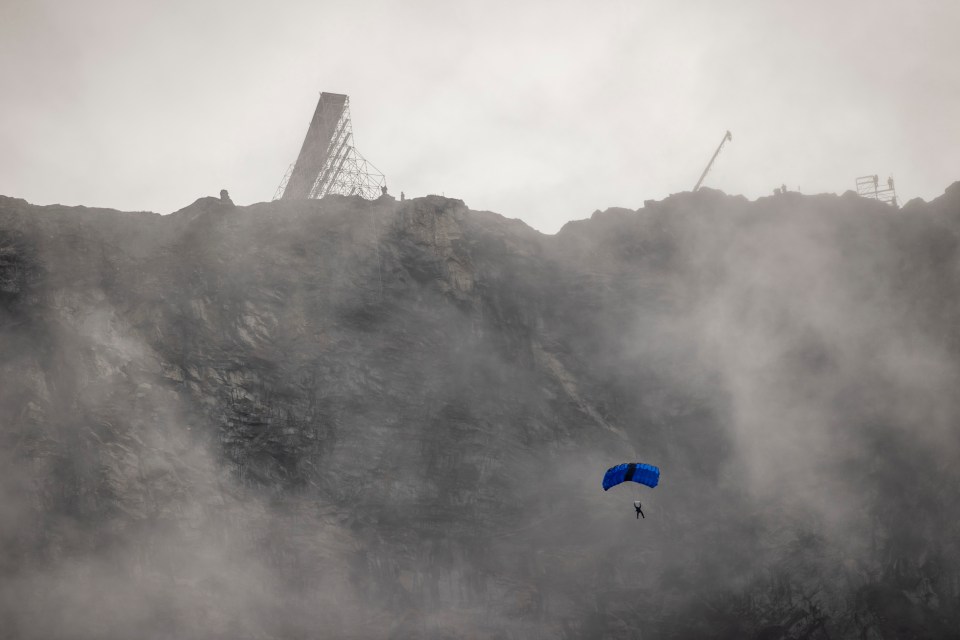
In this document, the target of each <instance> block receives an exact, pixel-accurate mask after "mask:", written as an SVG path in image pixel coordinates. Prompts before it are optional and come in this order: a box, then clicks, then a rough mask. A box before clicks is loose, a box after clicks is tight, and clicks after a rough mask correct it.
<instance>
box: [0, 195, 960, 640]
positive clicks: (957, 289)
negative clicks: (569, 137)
mask: <svg viewBox="0 0 960 640" xmlns="http://www.w3.org/2000/svg"><path fill="white" fill-rule="evenodd" d="M958 233H960V184H955V185H954V186H953V187H951V188H950V189H948V190H947V192H946V193H945V195H944V196H942V197H941V198H939V199H937V200H935V201H933V202H930V203H923V202H919V201H911V203H909V204H908V206H906V207H904V208H903V209H902V210H894V209H892V208H890V207H887V206H886V205H882V204H880V203H876V202H873V201H868V200H863V199H860V198H857V197H855V196H852V195H844V196H839V197H838V196H801V195H800V194H795V193H789V194H785V195H782V196H777V197H771V198H763V199H761V200H758V201H756V202H748V201H747V200H745V199H743V198H741V197H729V196H725V195H723V194H722V193H719V192H716V191H711V190H708V189H704V190H701V191H700V192H698V193H695V194H691V193H686V194H679V195H675V196H671V197H670V198H667V199H666V200H664V201H662V202H648V203H646V204H645V206H644V208H643V209H640V210H638V211H630V210H626V209H610V210H607V211H605V212H599V211H598V212H597V213H595V214H594V215H593V216H592V217H591V218H590V219H589V220H582V221H578V222H572V223H569V224H568V225H566V226H565V227H564V228H563V229H562V230H561V231H560V232H559V233H558V234H557V235H555V236H544V235H542V234H540V233H538V232H536V231H534V230H532V229H530V228H529V227H527V226H526V225H525V224H523V223H522V222H520V221H517V220H507V219H504V218H503V217H501V216H499V215H496V214H493V213H489V212H478V211H471V210H468V209H467V208H466V206H464V204H463V203H462V202H460V201H458V200H451V199H446V198H441V197H438V196H428V197H426V198H417V199H413V200H406V201H404V202H399V203H398V202H395V201H393V200H392V199H381V200H379V201H376V202H372V203H371V202H367V201H364V200H360V199H355V198H342V197H329V198H326V199H324V200H322V201H301V202H288V201H278V202H273V203H264V204H257V205H252V206H248V207H234V206H232V204H230V205H228V204H225V203H223V202H221V201H220V200H219V199H216V198H201V199H200V200H198V201H197V202H195V203H194V204H193V205H191V206H189V207H186V208H185V209H182V210H180V211H178V212H176V213H174V214H171V215H169V216H159V215H156V214H151V213H123V212H117V211H110V210H100V209H86V208H83V207H61V206H50V207H38V206H33V205H30V204H28V203H26V202H24V201H22V200H16V199H12V198H5V197H0V354H2V357H0V544H2V547H0V549H2V552H0V638H130V637H138V638H173V637H176V638H318V637H340V638H459V637H470V638H551V639H553V638H558V637H559V638H624V637H638V638H639V637H643V638H687V637H691V638H692V637H697V638H702V637H717V638H930V637H957V636H958V635H960V613H958V612H960V549H958V542H957V541H958V540H960V525H958V522H960V466H958V462H960V438H958V436H960V425H958V419H960V406H958V400H957V398H956V397H955V396H956V389H957V388H958V382H960V375H958V374H960V370H958V366H960V328H958V327H960V324H958V320H960V307H958V304H960V295H958V294H960V262H958V256H960V254H958ZM633 459H639V460H642V461H646V462H651V463H654V464H658V465H660V466H661V468H662V469H663V478H662V484H661V486H660V487H658V488H657V489H655V490H652V491H650V490H647V489H643V490H642V491H640V492H639V495H640V499H642V500H643V502H644V510H645V512H646V515H647V518H646V519H645V520H641V521H637V520H636V519H635V518H634V512H633V509H632V506H631V502H632V500H634V499H635V498H636V497H637V495H638V493H637V490H635V488H633V487H618V488H616V489H614V490H611V491H610V492H608V493H604V492H603V491H602V490H601V489H600V486H599V485H600V479H601V477H602V475H603V471H604V470H605V469H606V468H607V467H608V466H610V465H612V464H615V463H618V462H622V461H626V460H633Z"/></svg>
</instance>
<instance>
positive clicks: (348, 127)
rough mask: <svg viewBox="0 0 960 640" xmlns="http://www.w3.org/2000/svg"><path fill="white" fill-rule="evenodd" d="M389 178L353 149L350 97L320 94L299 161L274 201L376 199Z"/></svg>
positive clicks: (281, 184)
mask: <svg viewBox="0 0 960 640" xmlns="http://www.w3.org/2000/svg"><path fill="white" fill-rule="evenodd" d="M385 189H386V178H384V175H383V174H382V173H381V172H380V171H379V170H378V169H377V168H376V167H375V166H373V165H372V164H371V163H370V162H369V161H368V160H367V159H366V158H364V157H363V156H362V155H361V154H360V152H359V151H357V149H356V148H355V147H354V146H353V125H352V123H351V122H350V98H349V96H346V95H343V94H340V93H326V92H324V93H321V94H320V100H319V102H318V103H317V109H316V111H315V112H314V114H313V119H312V120H311V121H310V127H309V128H308V129H307V136H306V138H305V139H304V141H303V146H302V147H301V148H300V155H299V156H297V161H296V162H295V163H294V164H293V165H291V166H290V168H289V169H287V172H286V174H285V175H284V176H283V180H282V181H281V182H280V186H278V187H277V191H276V193H275V194H274V197H273V199H274V200H277V199H281V198H282V199H284V200H292V199H303V198H322V197H324V196H326V195H329V194H334V193H335V194H340V195H345V196H352V195H358V196H361V197H363V198H367V199H369V200H373V199H375V198H377V197H379V196H380V195H381V194H383V193H385Z"/></svg>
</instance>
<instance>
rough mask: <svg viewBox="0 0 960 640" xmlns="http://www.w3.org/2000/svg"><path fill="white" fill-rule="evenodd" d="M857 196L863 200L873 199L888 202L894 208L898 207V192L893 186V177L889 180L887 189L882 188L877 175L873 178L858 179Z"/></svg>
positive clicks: (862, 177) (861, 177)
mask: <svg viewBox="0 0 960 640" xmlns="http://www.w3.org/2000/svg"><path fill="white" fill-rule="evenodd" d="M857 195H858V196H861V197H863V198H871V199H873V200H879V201H880V202H886V203H887V204H889V205H890V206H892V207H896V206H897V190H896V189H895V188H894V186H893V177H892V176H891V177H889V178H887V187H886V188H885V189H881V188H880V177H879V176H877V175H876V174H874V175H872V176H860V177H859V178H857Z"/></svg>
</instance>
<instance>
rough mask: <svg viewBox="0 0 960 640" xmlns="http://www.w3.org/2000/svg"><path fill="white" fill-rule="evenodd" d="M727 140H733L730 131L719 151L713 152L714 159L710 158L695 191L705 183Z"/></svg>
mask: <svg viewBox="0 0 960 640" xmlns="http://www.w3.org/2000/svg"><path fill="white" fill-rule="evenodd" d="M727 140H733V136H732V135H730V132H729V131H727V132H726V133H725V134H723V140H721V141H720V146H719V147H717V150H716V151H714V152H713V157H712V158H710V162H708V163H707V168H706V169H704V170H703V173H701V174H700V179H699V180H697V186H695V187H694V188H693V190H694V191H696V190H697V189H699V188H700V185H701V184H702V183H703V179H704V178H706V177H707V172H709V171H710V167H712V166H713V161H714V160H716V159H717V156H718V155H720V149H723V145H724V143H725V142H726V141H727Z"/></svg>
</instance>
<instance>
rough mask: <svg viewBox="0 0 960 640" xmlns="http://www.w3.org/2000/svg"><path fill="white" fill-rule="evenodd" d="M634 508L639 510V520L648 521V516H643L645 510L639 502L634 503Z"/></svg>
mask: <svg viewBox="0 0 960 640" xmlns="http://www.w3.org/2000/svg"><path fill="white" fill-rule="evenodd" d="M633 508H634V509H636V510H637V520H639V519H640V518H643V519H644V520H646V519H647V516H645V515H643V509H641V508H640V501H639V500H634V501H633Z"/></svg>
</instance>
